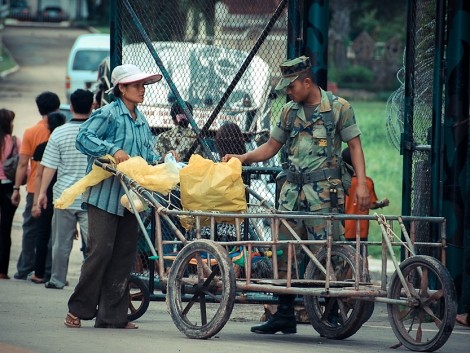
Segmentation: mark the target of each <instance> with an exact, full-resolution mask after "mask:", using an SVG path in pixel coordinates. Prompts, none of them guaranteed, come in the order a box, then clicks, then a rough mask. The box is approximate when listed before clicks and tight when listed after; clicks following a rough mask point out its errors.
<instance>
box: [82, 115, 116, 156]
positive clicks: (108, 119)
mask: <svg viewBox="0 0 470 353" xmlns="http://www.w3.org/2000/svg"><path fill="white" fill-rule="evenodd" d="M113 125H114V118H113V117H112V114H111V112H110V111H109V110H103V109H102V110H98V111H96V112H95V113H93V114H92V115H91V117H90V118H89V119H88V120H87V121H85V122H84V123H83V124H82V125H81V126H80V130H79V132H78V135H77V141H76V144H75V145H76V147H77V149H78V150H79V151H80V152H82V153H83V154H86V155H87V156H91V157H101V156H104V155H106V154H110V155H114V154H115V153H116V152H117V151H118V150H119V149H120V147H118V146H116V145H115V144H114V143H111V142H109V141H107V140H105V139H103V137H104V136H107V135H108V131H113Z"/></svg>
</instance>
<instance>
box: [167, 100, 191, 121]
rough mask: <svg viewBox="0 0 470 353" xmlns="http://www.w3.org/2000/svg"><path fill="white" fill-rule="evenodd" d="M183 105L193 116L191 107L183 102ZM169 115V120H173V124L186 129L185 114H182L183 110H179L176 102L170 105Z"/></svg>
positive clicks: (179, 107)
mask: <svg viewBox="0 0 470 353" xmlns="http://www.w3.org/2000/svg"><path fill="white" fill-rule="evenodd" d="M185 103H186V105H187V107H188V110H189V112H190V113H191V115H192V114H193V106H192V105H191V103H189V102H186V101H185ZM170 115H171V118H172V119H173V123H174V124H175V125H179V126H182V127H188V125H189V120H188V118H187V117H186V114H185V113H184V110H183V108H181V106H180V105H179V103H178V101H176V102H174V103H173V104H172V105H171V108H170Z"/></svg>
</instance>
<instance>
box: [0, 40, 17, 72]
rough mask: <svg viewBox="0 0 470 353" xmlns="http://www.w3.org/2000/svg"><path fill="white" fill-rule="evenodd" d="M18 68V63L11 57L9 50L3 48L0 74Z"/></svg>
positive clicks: (0, 58)
mask: <svg viewBox="0 0 470 353" xmlns="http://www.w3.org/2000/svg"><path fill="white" fill-rule="evenodd" d="M15 66H16V62H15V61H14V60H13V58H12V57H11V56H10V53H9V52H8V50H7V49H6V48H5V46H3V48H2V51H1V52H0V72H3V71H6V70H10V69H12V68H14V67H15Z"/></svg>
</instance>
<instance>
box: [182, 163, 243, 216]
mask: <svg viewBox="0 0 470 353" xmlns="http://www.w3.org/2000/svg"><path fill="white" fill-rule="evenodd" d="M241 175H242V165H241V162H240V160H238V159H237V158H232V159H231V160H230V161H228V162H226V163H225V162H222V163H214V162H213V161H211V160H209V159H204V158H202V157H201V156H199V155H197V154H194V155H193V156H192V157H191V158H190V159H189V163H188V165H187V166H186V167H184V168H182V169H181V170H180V189H181V203H182V205H183V208H184V209H185V210H190V211H218V212H244V211H246V198H245V185H244V184H243V180H242V176H241Z"/></svg>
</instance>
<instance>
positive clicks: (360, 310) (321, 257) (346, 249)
mask: <svg viewBox="0 0 470 353" xmlns="http://www.w3.org/2000/svg"><path fill="white" fill-rule="evenodd" d="M315 257H316V258H317V259H318V261H320V263H321V264H322V265H323V266H325V264H326V259H327V248H326V247H322V248H321V249H320V250H319V251H318V252H317V253H316V254H315ZM331 257H332V262H333V268H336V267H337V266H341V265H342V264H345V265H346V266H348V268H350V269H351V274H352V278H349V279H354V278H355V275H356V273H357V272H358V271H357V270H356V263H355V259H356V250H355V249H354V248H353V247H351V246H349V245H333V246H332V248H331ZM342 267H343V266H341V268H342ZM360 268H362V257H361V258H360ZM335 272H336V271H335ZM341 272H342V274H343V275H344V276H339V277H338V278H337V279H338V280H341V279H346V278H345V276H346V272H347V271H345V270H344V269H343V270H342V271H341ZM304 277H305V278H306V279H322V280H324V279H325V278H324V277H325V276H324V275H323V273H322V272H321V271H320V270H319V269H318V268H317V267H316V266H315V264H314V263H313V262H312V261H310V262H309V264H308V265H307V268H306V270H305V275H304ZM341 277H343V278H341ZM362 277H364V276H362V275H361V279H360V280H361V281H363V280H364V278H362ZM330 302H331V303H332V304H330ZM304 305H305V309H306V311H307V314H308V316H309V319H310V323H311V324H312V326H313V328H314V329H315V330H316V331H317V332H318V333H319V334H320V335H321V336H323V337H327V338H330V339H338V340H341V339H345V338H348V337H350V336H352V335H354V334H355V333H356V332H357V331H358V330H359V329H360V328H361V327H362V325H363V323H364V322H366V321H367V320H368V319H369V318H370V317H371V315H372V313H373V311H374V306H375V302H373V301H364V300H358V299H356V300H354V299H351V298H325V301H324V303H323V302H322V303H320V298H319V297H318V296H304ZM327 305H330V306H329V308H330V309H331V310H335V311H339V312H342V313H343V314H345V316H347V318H346V320H345V321H343V322H338V321H337V320H335V322H332V321H331V319H332V317H328V316H326V317H325V315H323V314H324V310H325V308H326V307H327ZM341 307H342V308H343V309H342V310H341V309H340V308H341ZM334 318H335V319H337V316H335V317H334Z"/></svg>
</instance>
